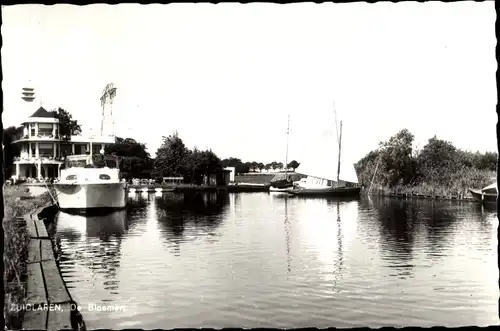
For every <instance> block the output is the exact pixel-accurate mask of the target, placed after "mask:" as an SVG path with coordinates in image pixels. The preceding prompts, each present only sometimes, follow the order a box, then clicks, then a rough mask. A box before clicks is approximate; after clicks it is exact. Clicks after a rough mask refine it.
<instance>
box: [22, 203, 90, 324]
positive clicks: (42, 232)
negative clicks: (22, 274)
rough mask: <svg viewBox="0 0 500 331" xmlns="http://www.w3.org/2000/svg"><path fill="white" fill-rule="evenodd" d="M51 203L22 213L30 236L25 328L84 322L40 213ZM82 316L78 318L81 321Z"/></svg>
mask: <svg viewBox="0 0 500 331" xmlns="http://www.w3.org/2000/svg"><path fill="white" fill-rule="evenodd" d="M50 206H51V204H49V205H46V206H44V207H42V208H39V209H37V210H35V211H34V212H31V213H28V214H26V215H24V217H22V218H23V219H24V220H25V221H26V228H27V231H28V234H29V236H30V242H29V246H28V261H27V262H28V266H27V268H28V270H27V273H28V278H27V289H26V290H27V291H26V307H29V309H26V311H25V313H24V319H23V324H22V328H23V329H24V330H63V329H64V330H67V329H70V330H77V329H80V327H81V326H82V325H83V321H82V320H81V315H80V313H79V312H78V310H77V308H76V307H77V305H76V303H75V302H74V301H73V299H72V298H71V295H70V293H69V291H68V289H67V287H66V284H65V283H64V280H63V278H62V276H61V273H60V271H59V267H58V266H57V263H56V259H55V254H54V249H53V247H52V241H51V239H50V237H49V235H48V233H47V229H46V227H45V224H44V222H43V220H42V219H40V218H39V214H40V213H41V212H42V211H43V210H44V209H45V208H47V207H50ZM78 320H79V321H78Z"/></svg>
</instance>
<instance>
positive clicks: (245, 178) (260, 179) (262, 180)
mask: <svg viewBox="0 0 500 331" xmlns="http://www.w3.org/2000/svg"><path fill="white" fill-rule="evenodd" d="M274 176H276V174H251V175H250V174H246V175H238V176H234V181H235V182H236V183H250V184H269V182H270V181H271V179H273V178H274Z"/></svg>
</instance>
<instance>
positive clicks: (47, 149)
mask: <svg viewBox="0 0 500 331" xmlns="http://www.w3.org/2000/svg"><path fill="white" fill-rule="evenodd" d="M38 151H39V153H40V157H54V145H52V144H42V143H40V144H38Z"/></svg>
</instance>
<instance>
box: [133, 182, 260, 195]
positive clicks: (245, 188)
mask: <svg viewBox="0 0 500 331" xmlns="http://www.w3.org/2000/svg"><path fill="white" fill-rule="evenodd" d="M269 186H270V185H268V184H245V183H235V184H232V185H224V186H211V185H190V184H180V185H168V186H167V185H161V184H155V185H128V186H127V190H128V192H129V193H131V194H133V193H142V192H144V193H154V192H162V193H163V192H181V193H182V192H228V193H237V192H268V191H269Z"/></svg>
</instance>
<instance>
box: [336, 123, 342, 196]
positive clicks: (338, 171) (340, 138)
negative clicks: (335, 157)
mask: <svg viewBox="0 0 500 331" xmlns="http://www.w3.org/2000/svg"><path fill="white" fill-rule="evenodd" d="M341 148H342V121H340V134H339V162H338V165H337V186H339V185H340V182H339V179H340V150H341Z"/></svg>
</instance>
